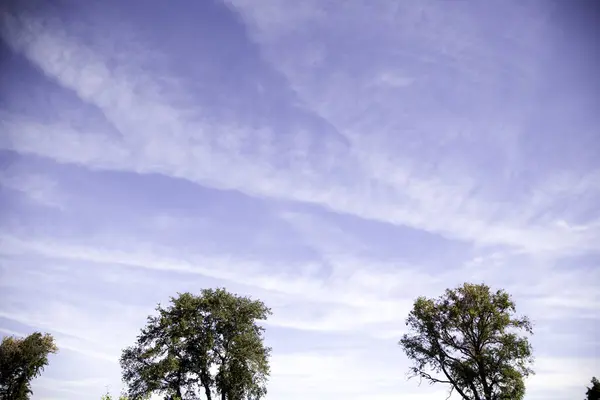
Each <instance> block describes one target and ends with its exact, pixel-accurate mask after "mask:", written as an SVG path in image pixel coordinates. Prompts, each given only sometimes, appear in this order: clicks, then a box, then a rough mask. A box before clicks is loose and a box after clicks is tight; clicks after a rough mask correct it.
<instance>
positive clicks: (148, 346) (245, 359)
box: [121, 289, 271, 400]
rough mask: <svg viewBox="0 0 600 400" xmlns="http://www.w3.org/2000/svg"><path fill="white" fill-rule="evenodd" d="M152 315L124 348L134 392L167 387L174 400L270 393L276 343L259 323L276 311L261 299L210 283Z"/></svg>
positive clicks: (229, 399) (237, 399)
mask: <svg viewBox="0 0 600 400" xmlns="http://www.w3.org/2000/svg"><path fill="white" fill-rule="evenodd" d="M156 310H157V312H158V315H157V316H150V317H148V322H147V325H146V327H145V328H143V329H142V331H141V334H140V335H139V336H138V339H137V343H136V344H135V345H134V346H132V347H129V348H126V349H125V350H124V351H123V354H122V357H121V366H122V368H123V380H124V381H125V382H126V383H127V385H128V393H127V394H128V397H129V398H130V399H131V400H137V399H140V398H142V397H144V396H147V395H150V394H152V393H161V394H163V395H166V396H167V398H168V399H171V400H175V399H177V400H185V399H196V398H199V396H200V393H203V394H204V396H205V397H206V398H207V399H208V400H212V398H213V396H214V395H219V396H220V397H221V400H243V399H253V400H254V399H259V398H261V397H263V396H264V395H265V394H266V381H267V378H268V375H269V363H268V359H269V355H270V351H271V349H270V348H268V347H265V346H264V344H263V332H264V328H262V327H261V326H259V325H258V324H257V321H258V320H264V319H266V318H267V317H268V315H270V314H271V310H270V309H269V308H267V307H266V306H265V305H264V304H263V303H262V302H261V301H258V300H252V299H250V298H248V297H241V296H237V295H234V294H231V293H229V292H227V291H226V290H225V289H216V290H213V289H205V290H203V291H202V293H201V295H200V296H194V295H192V294H190V293H183V294H179V295H178V296H177V297H172V298H171V304H170V306H169V307H167V308H163V307H161V306H160V305H159V306H158V307H157V308H156Z"/></svg>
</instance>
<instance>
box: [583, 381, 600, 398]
mask: <svg viewBox="0 0 600 400" xmlns="http://www.w3.org/2000/svg"><path fill="white" fill-rule="evenodd" d="M585 395H586V396H587V397H586V400H600V382H599V381H598V379H596V377H593V378H592V387H588V388H587V392H586V394H585Z"/></svg>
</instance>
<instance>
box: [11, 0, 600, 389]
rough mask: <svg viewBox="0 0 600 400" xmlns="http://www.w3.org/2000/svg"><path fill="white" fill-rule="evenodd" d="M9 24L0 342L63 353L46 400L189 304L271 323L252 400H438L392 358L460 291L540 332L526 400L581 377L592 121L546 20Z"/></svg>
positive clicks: (495, 11)
mask: <svg viewBox="0 0 600 400" xmlns="http://www.w3.org/2000/svg"><path fill="white" fill-rule="evenodd" d="M16 3H17V2H13V4H11V5H10V6H5V7H4V8H1V9H0V38H1V40H2V42H1V43H0V44H1V47H0V52H2V55H5V54H6V55H7V56H8V57H6V58H3V60H4V59H6V60H7V61H6V63H5V65H3V72H6V73H5V74H2V77H0V80H1V83H2V85H1V86H0V94H1V96H0V99H1V101H0V129H1V130H2V132H3V133H4V135H2V136H0V149H2V153H1V154H0V157H1V158H2V159H3V165H9V168H4V167H3V171H2V174H1V175H0V187H1V189H2V194H3V197H5V198H6V204H8V205H9V206H10V207H9V208H8V212H6V213H4V214H3V219H2V232H1V233H0V243H1V244H2V245H1V246H0V276H1V277H2V279H1V280H0V289H2V291H1V292H2V295H0V298H1V299H2V301H1V302H0V319H1V320H0V326H1V329H2V332H3V334H4V333H6V334H8V333H10V332H21V333H27V332H30V331H32V330H34V329H41V330H48V331H51V332H53V333H54V334H55V335H56V337H57V339H58V341H59V346H60V347H61V348H62V349H65V350H66V351H65V354H63V355H61V356H60V358H57V359H56V365H55V366H54V362H53V364H52V365H51V366H50V367H49V369H48V375H47V376H46V375H45V377H46V378H45V379H44V380H43V381H40V383H39V385H40V391H41V392H43V393H44V395H43V396H44V398H46V397H48V398H50V397H54V398H65V397H69V396H70V398H80V397H81V396H82V395H83V394H86V395H87V393H97V394H98V396H99V395H100V394H101V393H102V392H103V391H104V390H105V388H104V386H103V385H102V382H101V380H102V379H103V378H104V377H105V379H106V380H107V382H106V384H110V385H111V387H112V386H115V388H116V387H117V386H118V380H119V377H118V373H119V370H118V365H116V361H117V359H118V356H119V352H120V349H121V348H122V347H124V346H126V345H128V344H130V343H131V342H132V341H133V340H134V338H135V335H136V333H137V331H138V329H139V328H140V327H141V325H142V324H143V323H144V318H145V317H146V315H147V314H149V313H151V312H152V309H153V307H154V306H155V304H156V303H157V302H159V301H160V302H165V301H167V300H168V296H170V295H174V294H175V293H176V292H177V291H188V290H189V291H198V290H199V289H200V288H203V287H209V286H226V287H227V288H229V289H231V290H233V291H236V292H238V293H244V294H250V295H252V296H254V297H257V298H260V299H262V300H264V301H265V302H266V303H267V304H268V305H270V306H271V307H272V308H273V310H274V315H273V317H272V318H271V319H270V320H269V321H268V322H267V326H268V330H267V332H268V340H269V342H270V343H272V344H273V346H274V353H273V354H274V355H273V365H272V370H273V377H272V382H271V386H270V389H269V390H270V396H272V397H271V398H279V397H282V398H283V397H285V398H289V399H294V398H299V397H306V396H307V395H309V396H310V397H311V398H315V399H318V398H331V397H332V396H334V397H335V396H338V395H340V394H342V395H344V397H345V398H349V399H367V398H368V399H387V398H391V397H392V396H397V395H398V394H399V393H402V396H403V398H406V399H426V398H433V397H436V396H437V397H441V396H442V395H445V392H444V391H440V390H439V389H438V388H429V387H428V388H423V387H417V382H415V381H410V382H408V383H407V382H406V381H405V380H404V375H403V374H404V371H405V370H406V367H407V365H406V363H407V360H406V359H405V358H404V357H403V356H402V354H401V352H400V351H399V349H398V348H397V346H396V343H395V342H396V340H397V339H398V338H399V336H400V335H401V334H402V332H403V331H404V329H405V326H404V318H405V317H406V315H407V313H408V310H409V309H410V306H411V302H412V301H413V300H414V298H415V297H417V296H419V295H427V296H437V295H438V294H440V293H442V291H443V290H444V289H445V288H447V287H451V286H454V285H458V284H460V283H462V282H464V281H473V282H486V283H488V284H490V285H492V286H493V287H502V288H505V289H507V290H508V291H509V292H510V293H512V294H513V295H514V297H515V299H516V300H517V305H518V306H519V310H520V312H523V313H526V314H528V315H530V316H531V318H532V319H533V320H534V321H535V322H536V325H535V326H536V332H538V334H537V335H535V336H534V339H533V340H534V345H535V348H536V349H538V353H537V354H538V364H537V365H538V370H539V373H538V375H536V377H535V378H532V379H531V380H530V381H528V387H529V388H530V389H529V394H528V397H527V399H528V400H529V399H536V398H542V397H543V398H544V399H550V398H556V399H559V398H567V397H572V396H573V395H574V394H575V393H579V392H580V389H581V388H579V389H578V388H577V386H581V387H583V386H582V385H584V384H585V382H586V381H587V380H588V379H589V378H588V376H587V375H590V374H593V370H595V369H598V365H597V363H595V361H593V357H592V355H594V354H596V353H597V350H598V343H597V341H595V340H594V338H593V330H592V329H590V326H592V325H594V324H596V323H597V321H598V319H600V315H599V314H598V310H599V309H600V297H598V295H597V294H596V292H597V290H595V288H596V286H597V282H598V280H599V279H600V276H598V272H597V264H598V261H599V260H600V259H599V258H598V251H597V250H598V249H597V243H599V242H600V208H598V206H597V205H598V199H599V198H600V185H599V184H598V182H600V179H598V177H599V176H600V165H598V163H597V154H596V155H595V154H594V149H597V148H598V147H597V146H598V140H597V137H595V136H594V135H590V133H589V132H595V131H596V130H597V129H596V128H597V126H598V123H600V121H599V120H598V119H597V116H596V115H597V113H596V112H595V108H594V107H593V106H594V105H596V104H598V102H597V101H598V97H597V96H596V95H595V94H594V93H592V91H591V90H588V91H586V90H585V86H586V81H585V80H584V79H583V78H582V76H583V73H582V74H579V75H578V77H576V76H574V75H573V76H571V75H569V74H567V73H565V72H563V71H566V70H571V68H570V67H571V63H574V61H572V60H576V59H578V58H577V57H575V56H573V57H570V58H569V57H567V58H569V60H565V59H563V58H562V57H563V56H562V55H561V54H563V52H574V51H576V49H574V46H571V44H570V43H572V42H576V43H584V42H583V41H571V42H569V43H567V42H568V41H565V40H566V39H564V37H563V34H562V33H558V32H563V31H565V29H563V28H564V26H563V25H561V24H563V23H564V22H562V20H561V19H560V18H558V16H557V14H556V13H557V12H556V10H555V9H553V8H552V7H550V6H546V5H545V4H544V3H536V2H533V3H528V4H521V3H519V2H517V1H507V2H502V3H493V4H491V3H490V4H485V5H480V6H477V7H471V6H467V5H465V4H458V3H457V4H453V5H452V6H451V7H450V6H448V5H447V4H443V3H437V2H430V1H423V2H420V3H419V4H418V5H416V4H412V3H410V4H409V3H406V4H398V3H397V2H378V3H377V4H375V3H373V2H367V1H356V2H352V4H346V3H344V4H342V3H336V2H333V3H331V4H325V3H323V2H320V1H316V0H315V1H305V2H302V4H297V5H295V6H296V8H290V4H289V1H286V0H265V1H261V2H260V3H256V2H252V1H247V0H230V1H224V2H216V1H215V2H189V3H188V2H186V4H185V5H180V6H178V7H172V6H166V5H164V4H162V3H160V2H150V3H147V2H142V1H137V0H133V1H131V2H126V3H123V2H118V1H116V0H115V1H112V0H109V1H104V2H94V1H91V2H89V3H86V7H80V6H78V5H76V4H74V3H73V4H70V5H67V4H66V3H62V2H48V3H45V4H44V5H43V6H40V7H41V8H40V7H37V6H38V5H37V3H36V4H33V2H31V3H30V2H28V1H23V2H20V4H16ZM137 7H143V8H144V10H146V11H147V12H145V13H139V12H138V11H139V10H138V9H137ZM120 15H129V16H130V17H128V18H123V17H120ZM174 21H177V23H174ZM507 21H508V22H507ZM506 24H508V25H506ZM157 27H160V28H157ZM566 36H569V35H566ZM550 38H552V40H551V39H550ZM575 47H577V46H575ZM583 47H585V46H584V45H583V44H581V48H583ZM569 54H574V55H576V54H575V53H569ZM582 59H583V58H582ZM575 67H577V66H576V65H573V68H575ZM576 70H577V71H583V70H581V69H576ZM578 79H579V80H578ZM577 88H579V89H577ZM559 92H560V93H563V94H564V95H562V96H557V95H556V93H559ZM588 92H589V93H588ZM595 96H596V97H595ZM4 158H6V159H7V160H10V163H8V162H7V163H4ZM3 200H4V199H3ZM77 365H79V366H80V367H78V368H77V367H76V366H77ZM81 365H84V366H85V368H84V367H81ZM365 366H368V367H367V368H365ZM83 370H88V371H90V372H89V373H88V374H84V373H83ZM71 375H72V376H71ZM584 375H585V376H584ZM65 376H68V379H65ZM299 387H300V388H301V389H298V388H299ZM549 388H552V390H553V393H550V394H549V393H547V392H546V391H547V390H548V389H549ZM36 393H37V392H36ZM561 396H562V397H561Z"/></svg>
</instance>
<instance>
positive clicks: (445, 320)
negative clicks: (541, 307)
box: [399, 283, 533, 400]
mask: <svg viewBox="0 0 600 400" xmlns="http://www.w3.org/2000/svg"><path fill="white" fill-rule="evenodd" d="M515 312H516V309H515V303H514V302H513V301H512V299H511V297H510V295H509V294H508V293H506V292H505V291H503V290H498V291H496V292H492V291H491V290H490V288H489V287H488V286H486V285H484V284H481V285H475V284H469V283H465V284H464V285H463V286H461V287H458V288H456V289H447V290H446V292H445V294H444V295H442V296H441V297H439V298H437V299H428V298H426V297H419V298H418V299H417V300H416V301H415V302H414V306H413V309H412V311H411V312H410V313H409V316H408V318H407V320H406V325H407V326H408V328H409V333H407V334H405V335H403V337H402V339H401V340H400V343H399V344H400V346H401V347H402V348H403V350H404V352H405V353H406V355H407V356H408V357H409V359H411V360H412V361H413V366H412V367H411V369H410V372H411V375H412V376H414V377H419V378H420V379H424V380H426V381H428V382H429V383H430V384H434V383H443V384H448V385H449V386H450V392H453V391H454V390H456V392H458V393H459V394H460V396H461V397H462V398H463V399H465V400H520V399H522V398H523V396H524V394H525V383H524V378H525V377H527V376H528V375H529V374H531V373H533V370H532V369H531V368H530V367H531V365H532V362H533V358H532V349H531V346H530V344H529V340H528V338H527V336H526V335H522V334H521V333H523V332H524V333H527V334H532V333H533V332H532V325H531V322H530V321H529V319H528V318H527V317H518V316H516V315H515Z"/></svg>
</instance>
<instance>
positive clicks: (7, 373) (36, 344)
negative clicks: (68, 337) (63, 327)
mask: <svg viewBox="0 0 600 400" xmlns="http://www.w3.org/2000/svg"><path fill="white" fill-rule="evenodd" d="M57 351H58V348H57V347H56V344H55V343H54V338H53V337H52V335H50V334H48V333H46V334H44V335H42V334H41V333H39V332H35V333H32V334H31V335H29V336H27V337H25V338H17V337H15V336H5V337H4V338H3V339H2V344H0V398H2V399H4V400H26V399H29V396H30V395H31V394H33V392H32V390H31V381H32V380H33V379H34V378H36V377H38V376H39V375H40V374H41V373H42V371H43V370H44V367H45V366H46V365H48V355H49V354H50V353H56V352H57Z"/></svg>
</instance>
